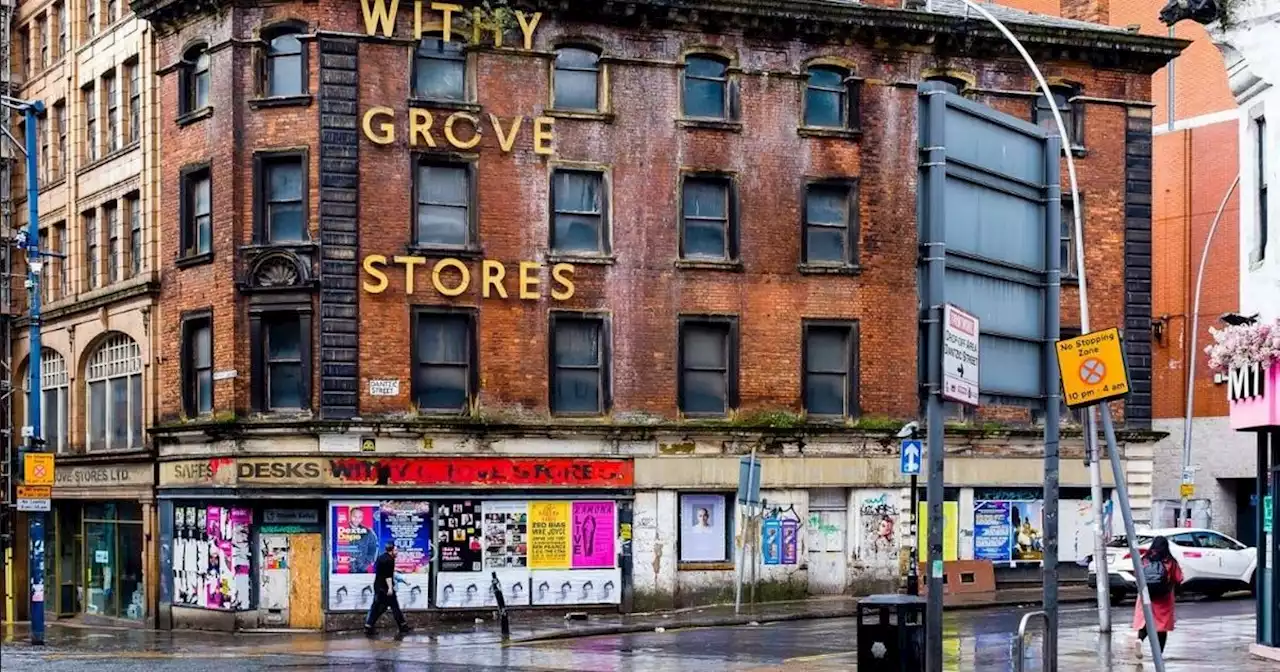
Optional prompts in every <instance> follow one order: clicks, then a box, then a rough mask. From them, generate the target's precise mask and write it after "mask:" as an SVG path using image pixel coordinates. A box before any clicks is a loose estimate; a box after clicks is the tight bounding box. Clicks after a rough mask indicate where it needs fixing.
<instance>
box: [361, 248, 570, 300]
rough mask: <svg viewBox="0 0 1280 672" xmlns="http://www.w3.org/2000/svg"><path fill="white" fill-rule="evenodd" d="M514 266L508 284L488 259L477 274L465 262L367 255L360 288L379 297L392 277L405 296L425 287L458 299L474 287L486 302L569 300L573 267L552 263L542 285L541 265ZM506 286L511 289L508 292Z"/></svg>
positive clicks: (504, 271) (495, 263) (502, 272)
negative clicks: (511, 298)
mask: <svg viewBox="0 0 1280 672" xmlns="http://www.w3.org/2000/svg"><path fill="white" fill-rule="evenodd" d="M514 266H515V268H514V269H513V272H511V273H510V275H513V276H514V280H515V282H514V283H511V282H510V281H508V280H507V276H508V270H507V266H506V265H504V264H503V263H502V262H500V261H494V260H492V259H484V260H482V261H480V266H479V268H478V272H477V273H475V274H472V271H471V267H470V266H469V265H467V263H466V262H464V261H462V260H459V259H454V258H452V257H450V258H447V259H440V260H438V261H436V262H434V263H432V262H431V260H429V259H427V258H426V257H414V256H394V257H390V258H388V257H387V256H386V255H383V254H370V255H368V256H366V257H365V258H364V263H363V267H364V282H363V285H362V286H363V287H364V291H366V292H368V293H369V294H381V293H383V292H385V291H387V288H388V287H390V285H391V276H393V275H396V276H399V277H400V278H402V279H403V282H402V283H400V284H402V285H403V286H404V293H405V294H408V295H412V294H414V293H415V292H417V291H418V290H419V288H421V287H424V285H425V287H427V288H429V289H427V290H426V291H433V290H434V291H435V292H437V293H439V294H441V295H443V296H460V295H462V294H465V293H466V292H467V291H468V290H469V289H471V288H472V287H473V285H476V284H478V285H480V292H481V294H482V295H483V296H484V298H486V299H487V298H489V297H491V296H497V297H499V298H503V299H505V298H508V296H512V295H514V296H518V297H520V299H522V300H526V301H534V300H538V299H541V298H543V296H545V295H548V294H549V295H550V296H551V298H552V299H554V300H556V301H568V300H569V299H571V298H573V292H574V284H573V271H574V268H573V264H566V263H559V264H553V265H552V266H551V273H550V278H549V282H543V279H542V276H541V274H542V270H543V268H545V266H544V265H543V264H540V263H538V262H536V261H521V262H519V263H517V264H515V265H514ZM424 280H425V282H424ZM508 286H510V287H511V291H510V293H508Z"/></svg>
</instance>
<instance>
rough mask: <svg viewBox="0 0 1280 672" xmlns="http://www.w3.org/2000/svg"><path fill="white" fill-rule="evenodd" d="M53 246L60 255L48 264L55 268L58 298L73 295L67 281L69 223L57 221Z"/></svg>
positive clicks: (54, 227)
mask: <svg viewBox="0 0 1280 672" xmlns="http://www.w3.org/2000/svg"><path fill="white" fill-rule="evenodd" d="M51 243H52V247H53V249H54V250H56V251H57V252H58V254H59V255H60V256H57V257H53V258H52V259H50V260H48V261H47V262H45V263H47V264H52V265H53V267H54V269H55V276H56V283H55V284H56V287H57V295H58V298H64V297H67V296H70V295H71V287H70V284H69V283H68V282H67V264H68V263H69V261H68V259H67V223H66V222H57V223H55V224H54V225H53V240H52V241H51Z"/></svg>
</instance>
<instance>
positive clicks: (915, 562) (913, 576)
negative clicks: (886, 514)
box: [907, 433, 920, 595]
mask: <svg viewBox="0 0 1280 672" xmlns="http://www.w3.org/2000/svg"><path fill="white" fill-rule="evenodd" d="M911 438H913V439H914V438H915V434H914V433H912V435H911ZM916 480H917V478H916V475H915V474H911V552H910V553H909V554H908V555H907V559H908V561H909V562H910V564H909V565H907V594H908V595H919V594H920V568H919V565H920V538H919V537H917V536H916V535H917V534H918V533H919V530H920V526H919V521H917V520H916V516H918V515H919V513H920V506H919V505H918V504H916V494H917V493H918V492H919V491H918V490H917V489H916V488H917V487H918V486H917V485H916Z"/></svg>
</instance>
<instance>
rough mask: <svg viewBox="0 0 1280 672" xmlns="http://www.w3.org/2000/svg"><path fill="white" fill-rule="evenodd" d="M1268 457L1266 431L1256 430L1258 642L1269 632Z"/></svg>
mask: <svg viewBox="0 0 1280 672" xmlns="http://www.w3.org/2000/svg"><path fill="white" fill-rule="evenodd" d="M1270 457H1271V455H1270V451H1268V450H1267V433H1266V432H1258V473H1257V475H1256V476H1257V478H1256V480H1255V481H1254V492H1256V493H1258V506H1257V507H1256V508H1255V512H1256V513H1255V515H1254V518H1255V520H1254V525H1255V527H1254V529H1256V530H1257V531H1258V534H1257V536H1256V537H1255V539H1256V540H1257V541H1255V542H1254V548H1257V549H1258V550H1257V553H1258V560H1257V566H1256V567H1255V568H1254V570H1253V581H1254V584H1253V585H1254V586H1255V589H1254V603H1255V604H1254V622H1255V626H1254V628H1255V629H1256V634H1257V639H1256V640H1255V641H1257V642H1258V643H1259V644H1265V643H1267V640H1268V639H1269V637H1268V635H1269V634H1270V633H1268V632H1267V631H1266V629H1265V628H1264V627H1263V625H1264V624H1265V623H1266V621H1267V617H1266V609H1268V606H1267V592H1266V591H1265V590H1263V587H1264V586H1266V585H1267V584H1266V581H1265V578H1266V573H1267V569H1266V568H1267V551H1268V550H1270V549H1268V548H1267V533H1266V532H1264V530H1265V529H1266V527H1267V522H1266V521H1267V514H1266V507H1265V506H1263V505H1264V504H1265V503H1266V499H1265V497H1266V496H1267V480H1268V479H1267V475H1268V474H1270V473H1271V466H1270V465H1269V464H1268V463H1267V461H1268V459H1269V458H1270ZM1273 506H1274V505H1273ZM1274 561H1275V560H1274V558H1273V559H1272V562H1274Z"/></svg>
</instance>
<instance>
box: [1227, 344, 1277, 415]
mask: <svg viewBox="0 0 1280 672" xmlns="http://www.w3.org/2000/svg"><path fill="white" fill-rule="evenodd" d="M1227 401H1228V402H1229V404H1230V407H1231V428H1232V429H1237V430H1239V429H1245V430H1248V429H1273V428H1277V427H1280V361H1278V362H1273V363H1272V364H1271V365H1270V366H1268V367H1266V368H1264V367H1263V366H1262V365H1260V364H1254V365H1252V366H1245V367H1240V368H1235V369H1232V370H1231V373H1230V374H1229V375H1228V376H1227Z"/></svg>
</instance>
